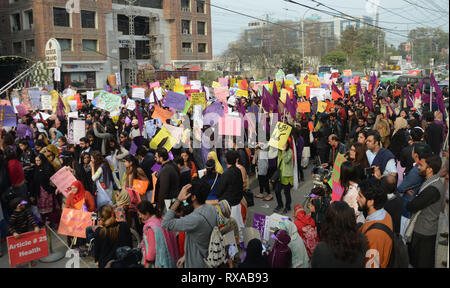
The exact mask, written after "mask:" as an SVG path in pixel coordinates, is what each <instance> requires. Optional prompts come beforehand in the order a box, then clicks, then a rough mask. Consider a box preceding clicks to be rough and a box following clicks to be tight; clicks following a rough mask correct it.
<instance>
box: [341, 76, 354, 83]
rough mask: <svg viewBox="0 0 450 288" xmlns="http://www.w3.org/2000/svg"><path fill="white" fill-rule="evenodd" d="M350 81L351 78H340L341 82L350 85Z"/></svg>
mask: <svg viewBox="0 0 450 288" xmlns="http://www.w3.org/2000/svg"><path fill="white" fill-rule="evenodd" d="M350 81H352V77H351V76H344V77H342V82H344V83H350Z"/></svg>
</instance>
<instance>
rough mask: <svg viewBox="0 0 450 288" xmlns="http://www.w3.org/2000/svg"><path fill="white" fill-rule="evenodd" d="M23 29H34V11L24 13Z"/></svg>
mask: <svg viewBox="0 0 450 288" xmlns="http://www.w3.org/2000/svg"><path fill="white" fill-rule="evenodd" d="M23 29H24V30H30V29H33V10H27V11H25V12H23Z"/></svg>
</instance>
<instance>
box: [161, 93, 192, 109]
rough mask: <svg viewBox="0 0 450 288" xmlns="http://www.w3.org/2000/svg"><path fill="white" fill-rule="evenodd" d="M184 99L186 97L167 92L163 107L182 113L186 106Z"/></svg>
mask: <svg viewBox="0 0 450 288" xmlns="http://www.w3.org/2000/svg"><path fill="white" fill-rule="evenodd" d="M186 99H187V98H186V96H185V95H183V94H180V93H175V92H172V91H169V94H167V96H166V98H165V103H164V106H165V107H170V108H174V109H177V110H180V111H183V110H184V107H185V106H186Z"/></svg>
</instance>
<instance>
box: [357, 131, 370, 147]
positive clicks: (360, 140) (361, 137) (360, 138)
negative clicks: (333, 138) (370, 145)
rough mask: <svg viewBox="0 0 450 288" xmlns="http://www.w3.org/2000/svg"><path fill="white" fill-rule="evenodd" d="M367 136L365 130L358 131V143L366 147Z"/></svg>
mask: <svg viewBox="0 0 450 288" xmlns="http://www.w3.org/2000/svg"><path fill="white" fill-rule="evenodd" d="M367 137H368V134H367V131H366V130H363V131H360V132H359V133H358V143H361V144H364V145H366V140H367Z"/></svg>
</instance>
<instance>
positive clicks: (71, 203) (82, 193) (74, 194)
mask: <svg viewBox="0 0 450 288" xmlns="http://www.w3.org/2000/svg"><path fill="white" fill-rule="evenodd" d="M69 189H70V193H69V195H68V196H67V199H66V208H70V209H76V210H87V211H88V212H94V211H95V200H94V197H93V196H92V194H91V193H90V192H89V191H86V190H84V187H83V184H82V183H81V182H80V181H78V180H77V181H75V182H73V183H72V185H71V186H70V188H69Z"/></svg>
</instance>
